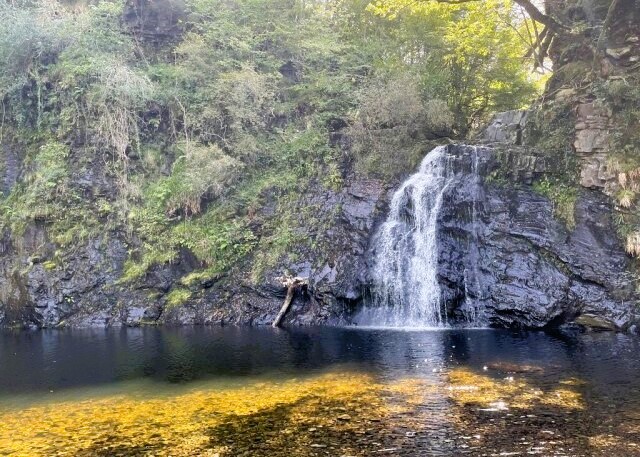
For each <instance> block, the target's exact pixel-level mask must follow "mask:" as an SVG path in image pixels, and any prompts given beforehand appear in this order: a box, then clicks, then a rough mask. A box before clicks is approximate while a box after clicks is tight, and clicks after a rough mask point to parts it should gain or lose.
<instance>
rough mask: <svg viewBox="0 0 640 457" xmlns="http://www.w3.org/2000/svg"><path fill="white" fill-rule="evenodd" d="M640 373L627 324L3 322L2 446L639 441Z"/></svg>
mask: <svg viewBox="0 0 640 457" xmlns="http://www.w3.org/2000/svg"><path fill="white" fill-rule="evenodd" d="M638 373H640V344H639V342H638V340H637V339H635V338H633V337H629V336H625V335H617V334H586V335H578V336H567V335H561V334H560V335H550V334H546V333H543V332H515V333H514V332H506V331H490V330H470V329H466V330H462V329H457V330H441V331H431V332H406V331H391V330H361V329H353V328H310V329H288V330H273V329H270V328H268V329H267V328H265V329H256V328H233V327H227V328H205V327H196V328H177V329H161V328H137V329H117V330H113V329H112V330H102V329H101V330H97V329H90V330H65V331H41V332H4V333H0V454H7V455H12V453H14V454H15V455H23V454H24V452H23V451H25V449H31V448H33V446H36V445H37V446H38V447H37V452H36V451H34V454H33V455H55V454H56V453H57V452H58V451H59V450H60V449H71V450H74V451H73V452H75V454H74V455H141V454H142V455H144V454H145V453H149V452H151V453H153V454H154V455H193V456H195V455H219V456H227V455H229V456H231V455H242V454H243V453H244V454H245V455H271V456H278V455H283V456H288V455H309V456H316V455H317V456H320V455H362V456H364V455H373V454H376V455H406V456H418V455H419V456H422V455H500V453H505V452H506V453H510V452H511V453H513V452H516V453H517V454H513V455H519V454H522V455H529V454H531V455H535V454H539V455H549V456H561V455H565V456H566V455H570V456H582V455H584V456H591V455H603V456H604V455H625V456H633V455H640V443H638V442H636V441H637V438H638V437H639V436H640V378H639V377H638ZM178 411H179V412H178ZM114 427H116V428H117V432H114V431H113V430H114ZM16 430H18V433H16V432H15V431H16ZM283 430H284V432H283ZM71 431H73V432H71ZM514 436H517V437H519V439H520V440H519V441H514V440H513V437H514ZM327 443H328V444H327ZM312 445H315V447H313V446H312ZM387 448H388V449H395V451H393V452H391V451H389V452H387V453H384V452H380V451H382V450H384V449H387ZM33 449H36V448H33ZM20 452H23V454H20ZM101 453H102V454H101ZM247 453H248V454H247ZM509 455H511V454H509Z"/></svg>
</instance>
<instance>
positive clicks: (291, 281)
mask: <svg viewBox="0 0 640 457" xmlns="http://www.w3.org/2000/svg"><path fill="white" fill-rule="evenodd" d="M278 280H279V281H280V282H281V283H282V285H283V286H284V287H286V288H287V296H286V297H285V299H284V303H283V304H282V308H280V312H279V313H278V315H277V316H276V318H275V319H274V321H273V323H272V324H271V326H272V327H273V328H277V327H280V323H281V322H282V319H284V316H286V314H287V312H289V308H291V303H292V302H293V295H294V294H295V292H296V289H299V288H301V287H303V286H306V285H307V284H309V280H308V279H307V278H299V277H295V278H293V277H291V276H283V277H281V278H278Z"/></svg>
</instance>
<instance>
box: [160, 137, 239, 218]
mask: <svg viewBox="0 0 640 457" xmlns="http://www.w3.org/2000/svg"><path fill="white" fill-rule="evenodd" d="M242 169H243V165H242V163H241V162H240V161H238V160H236V159H233V158H231V157H229V156H228V155H226V154H224V153H223V152H222V151H221V150H220V148H218V147H217V146H201V145H194V146H187V152H186V154H185V155H184V156H182V157H180V158H179V159H178V160H177V161H176V163H175V165H174V168H173V172H172V174H171V177H169V178H168V179H167V180H166V181H165V185H166V186H167V187H168V188H169V192H168V193H167V195H166V197H165V207H166V211H167V214H169V215H173V214H176V213H177V212H182V213H184V214H185V215H187V216H192V215H194V214H198V213H200V211H201V209H202V202H203V200H204V199H214V198H218V197H221V196H222V195H224V194H225V193H226V192H228V191H229V190H230V188H231V185H232V184H233V183H234V181H236V180H237V179H238V177H239V176H240V173H241V171H242Z"/></svg>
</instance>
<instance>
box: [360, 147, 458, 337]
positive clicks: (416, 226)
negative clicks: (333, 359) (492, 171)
mask: <svg viewBox="0 0 640 457" xmlns="http://www.w3.org/2000/svg"><path fill="white" fill-rule="evenodd" d="M448 161H449V156H448V154H447V153H446V147H445V146H441V147H437V148H436V149H434V150H433V151H431V152H430V153H429V154H428V155H427V156H426V157H425V158H424V160H423V161H422V164H421V165H420V169H419V170H418V172H417V173H415V174H414V175H412V176H411V177H410V178H409V179H407V181H405V182H404V183H403V184H402V186H401V187H400V189H398V190H397V191H396V193H395V194H394V196H393V199H392V201H391V207H390V211H389V216H388V218H387V220H386V221H385V223H384V224H383V225H382V227H381V228H380V230H379V232H378V233H377V235H376V238H375V241H374V243H375V254H374V255H375V259H374V266H373V270H372V276H373V283H374V287H373V290H372V303H370V304H369V305H368V306H365V307H364V308H363V309H362V310H361V312H360V313H359V314H358V315H357V316H356V318H355V321H356V322H357V323H358V324H359V325H371V326H389V327H443V326H445V325H446V314H445V313H444V312H443V309H442V304H441V296H440V286H439V285H438V276H437V272H438V243H437V223H438V213H439V212H440V208H441V206H442V200H443V196H444V194H445V191H446V190H447V188H448V187H449V185H450V184H451V183H452V181H453V178H454V176H453V173H452V172H451V167H450V166H448V165H449V164H448Z"/></svg>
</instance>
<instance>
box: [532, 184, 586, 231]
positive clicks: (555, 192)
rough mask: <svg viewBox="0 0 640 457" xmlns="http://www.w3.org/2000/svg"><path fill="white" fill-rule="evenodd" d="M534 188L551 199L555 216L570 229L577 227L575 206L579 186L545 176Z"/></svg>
mask: <svg viewBox="0 0 640 457" xmlns="http://www.w3.org/2000/svg"><path fill="white" fill-rule="evenodd" d="M533 189H534V190H535V191H536V192H538V193H539V194H541V195H544V196H545V197H547V198H548V199H549V200H551V202H552V203H553V212H554V215H555V217H557V218H558V219H559V220H561V221H562V222H564V224H565V225H566V226H567V228H568V229H569V230H573V229H574V228H575V226H576V219H575V208H576V201H577V200H578V187H577V186H572V185H569V184H566V183H564V182H562V181H559V180H554V179H553V178H551V179H550V178H548V177H545V178H543V179H542V180H540V181H537V182H536V183H534V185H533Z"/></svg>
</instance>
